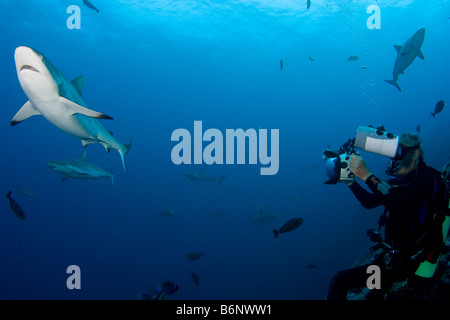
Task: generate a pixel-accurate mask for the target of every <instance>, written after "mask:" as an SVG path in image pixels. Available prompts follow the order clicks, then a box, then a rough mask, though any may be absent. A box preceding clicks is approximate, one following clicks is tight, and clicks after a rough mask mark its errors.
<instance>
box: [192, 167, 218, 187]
mask: <svg viewBox="0 0 450 320" xmlns="http://www.w3.org/2000/svg"><path fill="white" fill-rule="evenodd" d="M186 177H188V178H189V180H190V181H193V180H196V181H203V182H218V183H219V184H222V181H223V179H225V178H226V175H224V176H222V177H219V178H218V177H210V176H207V175H206V174H204V173H203V171H202V170H200V171H198V172H195V173H188V174H186Z"/></svg>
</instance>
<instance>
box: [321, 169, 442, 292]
mask: <svg viewBox="0 0 450 320" xmlns="http://www.w3.org/2000/svg"><path fill="white" fill-rule="evenodd" d="M436 172H437V171H436V170H435V169H433V168H431V167H428V166H427V165H426V164H425V162H423V161H422V160H419V161H418V166H417V170H414V171H413V172H411V173H409V174H408V175H407V176H405V177H402V178H396V179H392V180H390V181H389V183H390V185H391V186H392V188H391V189H389V192H387V193H386V194H383V193H382V192H380V191H379V190H378V187H377V185H378V183H379V182H380V181H379V180H378V179H377V178H376V177H375V176H374V175H372V176H370V177H369V178H368V179H367V180H366V184H367V186H368V187H369V189H370V190H371V191H372V192H369V191H367V190H366V189H364V188H363V187H362V186H361V185H359V184H358V183H357V182H356V181H355V182H354V183H353V184H352V185H351V186H350V189H351V190H352V192H353V194H354V195H355V196H356V198H357V199H358V200H359V201H360V202H361V204H362V205H363V207H364V208H367V209H371V208H375V207H378V206H380V205H383V206H384V207H385V208H386V209H387V210H389V215H388V217H387V220H386V225H385V242H386V243H387V244H388V245H390V246H391V247H392V248H393V249H395V250H396V253H395V254H392V255H391V257H392V259H391V264H390V265H389V266H388V267H387V266H386V264H385V262H384V259H385V256H386V253H387V251H389V250H386V252H384V253H383V254H381V255H380V256H378V257H377V258H375V260H374V261H373V262H372V263H370V264H367V265H364V266H359V267H356V268H353V269H348V270H344V271H340V272H338V273H337V274H336V275H335V276H334V277H333V279H332V280H331V283H330V287H329V291H328V297H327V299H328V300H334V299H342V300H345V299H346V298H347V292H348V290H350V289H353V288H360V287H366V282H367V279H368V277H369V276H370V274H367V267H368V266H369V265H377V266H379V267H380V269H381V289H373V290H371V292H370V293H369V295H368V297H367V298H368V299H377V298H378V299H382V298H383V297H384V294H385V293H386V292H387V291H388V290H389V288H390V287H391V285H392V284H393V283H394V282H395V281H399V280H404V279H407V278H409V277H410V276H412V275H413V274H414V272H415V271H416V270H417V268H418V266H419V264H420V262H421V261H423V259H422V260H421V259H416V260H412V259H411V257H412V256H413V255H415V254H417V253H418V252H419V250H420V249H421V248H422V247H423V243H422V242H420V244H417V243H416V241H417V240H418V239H419V238H420V237H421V236H423V234H424V232H425V230H426V227H427V221H426V222H424V223H423V224H422V223H421V222H419V219H418V217H419V212H421V211H423V212H424V213H426V211H427V209H428V208H427V204H428V202H429V199H430V198H431V196H432V195H433V193H434V192H435V190H436V189H435V188H436V178H435V177H436Z"/></svg>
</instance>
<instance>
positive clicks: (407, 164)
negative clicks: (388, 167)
mask: <svg viewBox="0 0 450 320" xmlns="http://www.w3.org/2000/svg"><path fill="white" fill-rule="evenodd" d="M418 159H419V150H418V149H417V150H415V151H414V152H411V154H408V155H407V156H406V157H405V158H404V159H403V160H402V163H401V165H400V169H399V170H398V171H397V175H398V176H406V175H407V174H408V173H410V172H411V171H413V170H415V169H416V163H417V160H418Z"/></svg>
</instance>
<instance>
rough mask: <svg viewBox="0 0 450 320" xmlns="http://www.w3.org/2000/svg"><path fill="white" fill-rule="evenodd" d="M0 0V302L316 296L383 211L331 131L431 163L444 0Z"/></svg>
mask: <svg viewBox="0 0 450 320" xmlns="http://www.w3.org/2000/svg"><path fill="white" fill-rule="evenodd" d="M0 8H1V10H0V28H1V30H2V37H1V39H2V41H1V43H0V67H1V71H2V72H1V73H2V79H1V80H0V81H1V86H0V93H1V97H2V113H1V114H2V116H1V120H2V121H0V135H1V137H2V150H3V151H2V156H1V158H0V164H1V165H0V166H1V168H2V170H1V172H2V173H1V179H0V190H1V192H3V194H4V195H5V196H3V198H2V199H3V200H2V201H0V208H1V209H0V216H1V217H0V221H1V223H0V299H1V300H54V299H57V300H58V299H61V300H71V299H73V300H81V299H83V300H97V299H100V300H133V299H138V300H324V299H326V298H327V293H328V290H329V285H330V281H331V280H332V278H333V276H334V275H335V274H336V273H337V272H338V271H340V270H344V269H348V268H352V267H354V266H355V265H356V264H357V263H358V262H359V261H361V260H362V259H363V258H364V257H365V256H366V254H367V252H368V250H369V248H370V247H372V246H373V245H374V243H373V241H371V238H370V237H369V236H368V235H367V230H369V229H377V228H378V222H379V218H380V216H381V215H382V214H383V209H384V208H383V206H379V207H376V208H372V209H367V208H364V207H363V206H362V205H361V203H360V202H359V201H358V200H357V199H356V198H355V196H354V195H353V194H352V192H351V191H350V190H349V187H348V186H347V185H346V182H347V181H346V180H345V179H344V178H343V177H342V175H343V174H344V173H343V172H339V170H337V169H338V168H337V167H334V166H335V165H336V166H337V165H338V162H339V161H338V160H342V162H345V160H344V159H343V158H342V159H341V158H340V155H341V154H343V152H339V151H342V146H348V145H345V143H346V142H348V141H353V142H354V141H355V140H351V139H353V138H355V136H356V135H359V134H360V133H361V132H363V131H364V130H366V131H365V132H369V133H368V135H370V134H374V135H375V140H376V141H377V143H378V142H379V141H384V142H386V141H387V142H386V143H390V142H392V141H396V143H397V142H398V140H395V139H397V138H398V136H400V135H401V134H402V133H414V134H416V135H418V136H419V137H420V139H421V141H422V146H423V150H424V161H425V162H426V164H427V165H428V166H431V167H433V168H435V169H436V170H441V169H442V168H443V166H445V165H446V164H447V163H448V162H449V160H450V113H449V111H450V110H448V109H449V108H448V106H447V105H446V104H447V103H449V102H450V90H449V88H450V82H449V80H450V78H449V74H450V64H449V52H450V41H449V40H450V33H449V31H450V15H449V12H450V1H448V0H438V1H426V0H398V1H387V0H378V1H377V0H367V1H365V0H361V1H355V0H308V1H307V0H302V1H293V0H229V1H216V0H204V1H201V0H198V1H195V0H192V1H190V0H126V1H125V0H116V1H106V0H90V1H87V0H58V1H56V0H39V1H37V0H0ZM367 139H369V138H367ZM353 142H352V143H353ZM356 143H358V139H357V140H356ZM352 146H353V144H352ZM396 148H397V144H395V148H394V153H393V154H390V153H389V152H384V151H377V150H375V151H374V150H370V149H369V148H368V147H367V146H366V147H364V146H363V147H361V145H360V146H359V148H358V145H356V151H355V152H358V154H359V155H361V157H362V158H364V160H365V162H366V163H367V165H368V166H369V167H370V170H371V172H372V173H374V174H375V175H376V176H377V177H378V178H379V179H382V180H387V179H390V177H389V176H388V174H387V173H386V167H387V166H388V164H389V161H390V158H394V156H396V152H397V154H398V150H397V149H396ZM348 150H349V149H345V151H348ZM352 150H353V149H352ZM396 150H397V151H396ZM327 151H328V152H327ZM344 155H345V153H344ZM330 159H331V161H330ZM336 170H337V171H336ZM343 170H344V169H343ZM336 174H337V176H336ZM345 175H346V176H345V178H348V179H349V180H351V182H353V180H354V179H355V176H354V175H352V174H351V173H350V172H349V171H348V172H346V173H345ZM359 184H360V185H361V186H363V187H364V188H365V187H366V186H365V184H364V182H363V181H361V180H359ZM444 240H445V238H444ZM368 276H369V275H368ZM449 283H450V282H449Z"/></svg>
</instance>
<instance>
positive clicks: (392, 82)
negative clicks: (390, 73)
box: [384, 80, 402, 92]
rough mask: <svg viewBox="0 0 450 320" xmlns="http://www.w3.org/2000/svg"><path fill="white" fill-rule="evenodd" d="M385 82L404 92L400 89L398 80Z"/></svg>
mask: <svg viewBox="0 0 450 320" xmlns="http://www.w3.org/2000/svg"><path fill="white" fill-rule="evenodd" d="M384 81H386V82H387V83H390V84H392V85H393V86H394V87H396V88H397V89H398V91H400V92H402V89H400V86H399V85H398V83H397V81H396V80H384Z"/></svg>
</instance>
